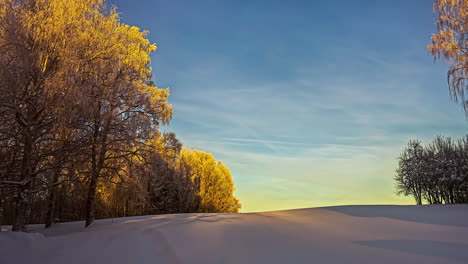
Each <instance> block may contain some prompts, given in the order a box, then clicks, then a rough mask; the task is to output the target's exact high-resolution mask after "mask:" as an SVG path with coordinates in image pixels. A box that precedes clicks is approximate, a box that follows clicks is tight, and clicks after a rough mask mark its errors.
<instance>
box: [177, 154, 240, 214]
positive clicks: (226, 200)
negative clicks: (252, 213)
mask: <svg viewBox="0 0 468 264" xmlns="http://www.w3.org/2000/svg"><path fill="white" fill-rule="evenodd" d="M179 167H180V168H181V169H182V170H185V169H184V168H186V167H188V168H189V170H190V171H191V173H190V175H191V176H190V178H191V179H192V181H193V182H194V183H195V185H196V186H197V189H198V191H199V195H200V199H201V201H200V207H199V212H202V213H212V212H227V213H237V212H238V211H239V209H240V208H241V205H240V203H239V200H238V199H237V198H236V197H235V196H234V191H235V187H234V181H233V180H232V176H231V172H230V171H229V169H228V168H227V167H225V166H224V165H223V164H222V163H221V161H218V162H216V160H215V158H214V157H213V155H212V154H210V153H206V152H203V151H199V150H191V149H188V148H184V149H182V151H181V152H180V159H179Z"/></svg>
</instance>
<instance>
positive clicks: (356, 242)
mask: <svg viewBox="0 0 468 264" xmlns="http://www.w3.org/2000/svg"><path fill="white" fill-rule="evenodd" d="M83 225H84V223H83V222H74V223H64V224H58V225H56V226H55V227H53V228H52V229H50V230H43V229H42V227H40V226H33V227H32V229H33V232H34V233H12V232H2V233H0V263H2V264H3V263H20V264H21V263H34V264H38V263H80V264H83V263H99V264H105V263H112V264H119V263H424V264H430V263H468V205H438V206H380V205H378V206H377V205H375V206H341V207H327V208H312V209H299V210H289V211H277V212H265V213H249V214H185V215H158V216H144V217H129V218H119V219H114V220H113V221H112V220H110V219H105V220H98V221H96V222H95V223H94V224H93V225H92V226H91V227H90V228H88V229H84V228H83ZM37 232H38V233H37Z"/></svg>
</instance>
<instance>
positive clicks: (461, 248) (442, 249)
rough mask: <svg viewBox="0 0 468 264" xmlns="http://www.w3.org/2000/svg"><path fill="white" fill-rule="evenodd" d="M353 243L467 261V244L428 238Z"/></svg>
mask: <svg viewBox="0 0 468 264" xmlns="http://www.w3.org/2000/svg"><path fill="white" fill-rule="evenodd" d="M353 243H354V244H358V245H361V246H367V247H372V248H380V249H387V250H393V251H400V252H405V253H411V254H417V255H423V256H428V257H439V258H444V259H447V260H454V261H461V262H463V263H467V262H468V251H467V248H468V244H462V243H449V242H440V241H428V240H365V241H354V242H353Z"/></svg>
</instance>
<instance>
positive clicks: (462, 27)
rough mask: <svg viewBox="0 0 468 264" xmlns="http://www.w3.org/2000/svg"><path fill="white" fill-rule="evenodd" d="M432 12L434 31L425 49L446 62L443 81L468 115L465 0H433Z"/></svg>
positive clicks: (467, 16)
mask: <svg viewBox="0 0 468 264" xmlns="http://www.w3.org/2000/svg"><path fill="white" fill-rule="evenodd" d="M434 12H435V15H436V24H437V29H438V32H437V34H434V35H433V36H432V39H431V40H432V43H431V44H429V45H428V46H427V50H428V51H429V52H430V53H431V54H432V55H433V57H434V59H436V60H438V59H443V60H444V61H445V62H447V63H449V65H450V66H449V70H448V72H447V81H448V85H449V89H450V93H451V95H452V98H453V99H454V100H455V101H456V102H461V104H462V105H463V106H464V109H465V113H466V114H467V115H468V103H467V100H466V92H467V91H468V83H467V80H468V45H467V43H468V31H467V29H468V0H437V1H435V2H434Z"/></svg>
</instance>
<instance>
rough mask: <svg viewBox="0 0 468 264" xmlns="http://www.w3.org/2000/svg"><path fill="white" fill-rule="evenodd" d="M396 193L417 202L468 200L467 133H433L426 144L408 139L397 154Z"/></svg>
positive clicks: (461, 201)
mask: <svg viewBox="0 0 468 264" xmlns="http://www.w3.org/2000/svg"><path fill="white" fill-rule="evenodd" d="M396 172H397V175H396V177H395V180H396V184H397V185H396V187H397V194H398V195H400V194H403V195H405V196H408V195H411V196H413V197H414V199H415V200H416V203H417V204H423V202H427V203H429V204H441V203H446V204H454V203H468V135H467V136H465V137H463V138H461V139H459V140H457V141H454V140H452V139H451V138H450V137H443V136H437V137H436V138H435V139H434V140H433V142H432V143H431V144H429V145H427V146H424V145H422V143H421V142H420V141H418V140H411V141H409V143H408V146H407V147H406V148H405V149H404V150H403V152H402V153H401V155H400V157H399V158H398V168H397V170H396Z"/></svg>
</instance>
